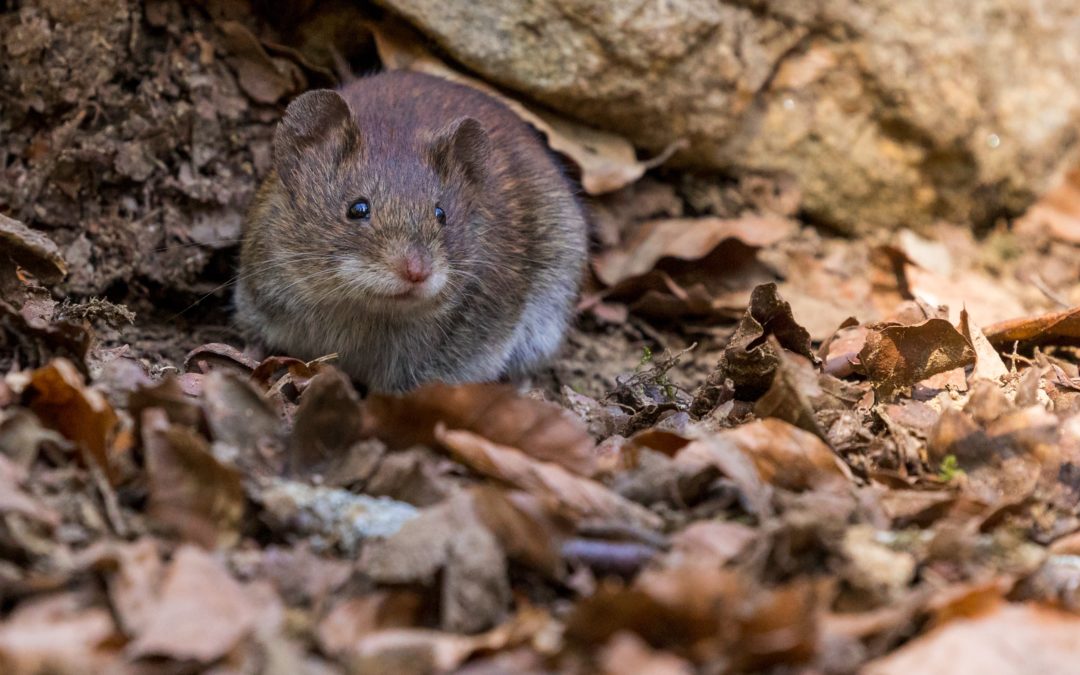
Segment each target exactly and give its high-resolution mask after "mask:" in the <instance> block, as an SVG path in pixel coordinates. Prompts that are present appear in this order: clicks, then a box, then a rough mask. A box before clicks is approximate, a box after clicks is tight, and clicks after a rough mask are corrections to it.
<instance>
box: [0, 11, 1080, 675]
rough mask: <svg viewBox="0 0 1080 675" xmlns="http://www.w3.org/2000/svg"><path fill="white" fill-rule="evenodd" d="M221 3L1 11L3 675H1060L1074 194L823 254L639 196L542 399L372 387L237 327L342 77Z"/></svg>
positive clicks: (1075, 324)
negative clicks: (284, 183) (251, 230)
mask: <svg viewBox="0 0 1080 675" xmlns="http://www.w3.org/2000/svg"><path fill="white" fill-rule="evenodd" d="M209 4H210V5H211V6H212V7H216V8H217V10H213V9H211V10H206V11H204V10H202V9H196V8H192V7H186V6H184V5H181V4H180V3H175V2H168V1H161V2H147V3H146V4H145V6H144V8H143V9H144V14H143V15H142V16H140V17H132V16H130V15H128V14H126V13H124V12H121V11H120V10H117V9H116V7H119V6H121V5H123V7H127V5H126V3H101V9H100V14H99V15H96V16H91V17H89V18H88V19H87V21H88V22H89V23H90V25H89V26H88V27H84V31H83V33H84V34H82V35H81V36H79V37H78V39H77V36H75V35H74V34H62V31H59V30H51V31H50V30H46V29H45V28H42V25H40V24H38V23H35V18H34V16H33V13H32V12H31V13H28V12H22V13H19V12H8V13H6V14H4V13H0V31H4V30H6V31H21V32H18V33H17V35H18V36H19V40H18V41H17V42H13V43H12V44H17V45H20V46H25V49H24V50H22V51H19V50H14V51H13V49H12V47H11V46H10V45H9V47H8V51H9V56H10V57H11V58H9V59H8V60H7V61H6V62H5V63H4V64H3V65H2V66H0V84H3V85H4V86H3V87H2V88H0V92H5V93H4V94H3V95H2V96H3V97H2V98H0V105H2V106H3V107H0V111H3V115H0V132H2V133H0V158H3V159H4V161H3V162H0V167H2V169H3V171H4V175H3V180H0V252H2V253H0V672H4V673H8V672H11V673H42V672H49V673H88V672H95V673H96V672H103V673H105V672H108V673H125V672H131V673H158V672H161V673H185V672H214V673H234V672H235V673H255V672H266V673H302V672H303V673H307V672H310V673H341V672H365V673H367V672H380V673H381V672H394V673H427V672H442V671H455V670H458V669H460V670H461V671H462V672H469V673H498V672H580V673H592V672H603V673H628V672H638V673H645V672H648V673H656V674H659V673H665V674H666V673H689V672H705V673H726V672H732V673H738V672H775V673H781V672H784V673H787V672H801V673H848V672H856V671H859V672H868V673H876V674H892V673H897V674H900V673H910V672H918V673H954V672H979V673H980V675H990V674H991V673H999V672H1000V673H1020V672H1046V673H1057V672H1071V671H1072V669H1074V668H1075V664H1076V663H1077V662H1078V659H1080V642H1078V641H1076V640H1075V639H1073V637H1072V636H1073V635H1075V633H1076V631H1077V630H1080V615H1078V614H1077V612H1078V611H1080V590H1078V589H1080V565H1078V561H1080V557H1078V556H1080V368H1078V364H1080V353H1078V352H1077V349H1076V347H1077V345H1080V309H1077V308H1078V307H1080V255H1078V252H1080V248H1078V247H1080V173H1074V174H1073V175H1072V176H1070V177H1069V178H1068V179H1067V180H1066V181H1065V182H1064V183H1062V184H1061V185H1060V186H1059V187H1057V188H1055V189H1054V190H1053V191H1052V192H1050V193H1048V194H1047V195H1045V196H1043V197H1042V198H1041V199H1040V200H1039V201H1038V202H1037V203H1036V205H1035V206H1034V207H1032V209H1031V210H1030V211H1029V212H1028V213H1027V214H1025V215H1024V216H1023V217H1021V218H1017V219H1012V220H1007V219H1002V220H1001V221H1000V222H998V223H997V224H996V225H995V226H994V227H993V228H991V229H990V230H988V231H981V232H973V230H972V228H971V227H970V226H969V225H968V224H966V223H940V224H938V225H936V226H935V227H934V228H932V229H931V230H928V231H920V232H916V231H912V230H908V229H904V228H903V227H900V226H898V227H897V229H896V231H894V232H882V233H877V234H869V235H861V236H855V235H846V236H845V235H841V234H839V233H835V232H830V231H828V230H826V229H822V228H819V227H815V226H814V225H813V224H811V223H808V222H805V219H803V218H802V217H801V211H800V208H799V205H800V198H799V194H798V191H797V189H795V188H794V187H792V185H791V184H789V183H788V182H785V181H773V180H769V179H766V178H761V177H744V178H742V179H732V178H720V177H716V176H704V175H695V174H689V173H680V172H674V171H665V170H656V171H652V172H650V173H649V174H648V175H646V176H645V177H643V178H641V179H640V180H637V181H635V182H632V183H630V184H628V185H627V186H625V187H623V188H621V189H619V190H615V191H611V192H608V193H606V194H603V195H591V196H587V197H586V198H585V199H586V206H587V208H588V210H589V214H590V221H591V223H592V225H593V227H594V236H593V255H592V261H591V265H590V271H589V279H588V281H587V283H586V287H585V289H584V291H583V295H582V299H581V303H580V307H579V312H578V318H577V321H576V325H575V327H574V329H573V330H572V332H571V334H570V336H569V337H568V340H567V344H566V346H565V347H564V350H563V352H562V354H561V355H560V357H559V358H558V359H557V360H556V361H555V362H554V363H553V364H552V366H551V368H550V369H549V370H547V371H545V372H544V373H541V374H540V375H538V377H537V378H536V380H535V381H534V382H533V383H532V386H531V388H527V389H517V388H514V387H511V386H507V385H499V384H476V385H468V386H459V387H449V386H445V385H431V386H428V387H425V388H422V389H420V390H417V391H415V392H413V393H410V394H406V395H402V396H389V395H379V394H371V395H368V396H361V395H360V394H359V393H357V391H356V389H355V388H354V386H353V385H352V383H350V382H349V381H348V379H347V378H345V377H343V376H342V375H341V374H340V373H339V372H338V371H337V370H336V369H335V368H334V362H333V358H326V359H320V360H318V361H315V362H307V363H305V362H303V361H300V360H297V359H294V358H290V357H289V356H288V355H274V356H271V357H269V358H266V359H263V360H261V361H256V360H254V359H252V358H251V357H250V356H249V355H248V354H246V353H245V352H244V344H243V342H242V340H241V339H240V337H239V335H238V334H237V333H236V332H235V331H234V330H233V328H232V327H231V324H230V318H229V313H230V300H229V297H230V286H231V281H232V279H234V274H235V271H234V268H233V266H234V263H235V255H236V242H237V238H238V236H239V232H240V225H241V222H242V215H243V207H244V205H245V204H246V202H247V200H249V199H250V197H251V195H252V193H253V190H254V187H255V186H256V185H257V182H258V179H259V178H260V177H261V176H263V175H265V173H266V171H267V169H268V166H269V161H270V159H269V139H270V137H271V134H272V131H273V126H274V124H275V122H276V120H277V118H278V116H280V112H281V107H280V102H281V101H282V100H284V98H285V97H287V95H288V94H291V93H294V92H296V91H299V90H301V89H303V88H304V87H307V86H319V85H326V84H330V83H332V80H333V68H332V67H331V66H328V65H320V64H319V63H318V62H317V60H312V59H311V58H309V57H308V56H306V55H307V54H308V52H306V51H304V46H305V44H311V43H314V44H317V43H318V42H319V40H318V36H319V34H318V33H317V32H316V33H315V34H314V35H307V37H306V39H307V41H308V42H307V43H305V42H304V41H303V40H300V39H299V38H298V39H297V41H295V42H291V43H290V44H296V45H298V46H297V47H295V48H294V47H291V46H285V45H283V44H279V43H277V42H274V41H273V40H268V39H266V38H265V37H262V38H256V37H255V34H256V32H257V31H258V29H257V28H252V27H248V26H247V25H246V24H244V23H243V22H239V21H236V20H234V17H232V16H231V15H230V14H229V13H228V12H227V11H225V10H222V9H221V7H224V6H227V5H228V4H229V3H224V2H222V3H209ZM337 11H341V12H345V13H346V14H347V13H348V11H351V10H346V9H339V10H337ZM16 15H18V16H16ZM324 18H325V17H324ZM330 18H335V19H336V20H342V18H341V17H330ZM94 22H96V23H94ZM320 25H321V24H320ZM312 30H314V29H312ZM253 31H255V32H253ZM9 34H13V33H10V32H9ZM88 36H89V37H88ZM94 36H96V37H94ZM91 38H93V39H91ZM87 45H90V46H87ZM118 45H122V46H123V49H121V48H120V47H119V46H118ZM20 49H22V47H20ZM63 50H67V51H66V52H63ZM375 50H376V47H375V45H374V44H373V43H371V42H370V41H367V42H364V41H359V42H357V43H356V44H354V45H352V47H351V48H350V49H344V50H343V51H344V55H345V56H346V57H347V60H348V61H349V63H354V64H355V63H357V62H363V61H364V59H375V58H376V54H375ZM15 52H18V53H15ZM43 54H44V55H46V56H44V57H43ZM121 54H134V55H135V56H136V57H137V58H126V57H123V58H122V57H121ZM383 56H385V54H383ZM79 58H84V59H87V60H88V61H87V62H88V63H89V62H91V61H92V62H93V63H96V64H101V67H100V68H96V69H91V68H87V69H85V70H83V69H78V68H74V69H72V72H73V73H76V76H73V77H75V79H74V80H73V81H69V82H67V83H66V84H65V85H64V86H60V85H59V84H57V83H56V82H55V79H54V78H51V77H50V72H51V71H50V70H49V69H50V67H51V66H55V60H58V59H66V60H67V61H66V62H68V63H70V62H71V60H73V59H74V60H77V59H79ZM80 78H81V79H80ZM20 91H23V92H25V91H33V92H35V96H36V97H37V98H36V99H35V98H34V97H27V96H24V97H21V98H20V100H18V101H17V100H15V98H16V97H14V96H10V95H9V94H8V93H7V92H20ZM569 168H570V170H571V171H573V170H575V167H574V166H573V165H572V163H570V167H569Z"/></svg>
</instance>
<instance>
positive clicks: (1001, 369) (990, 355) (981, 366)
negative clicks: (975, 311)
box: [960, 309, 1009, 382]
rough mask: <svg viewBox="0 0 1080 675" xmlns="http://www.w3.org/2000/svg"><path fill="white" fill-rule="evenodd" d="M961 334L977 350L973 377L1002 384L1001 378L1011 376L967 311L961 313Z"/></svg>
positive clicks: (999, 356)
mask: <svg viewBox="0 0 1080 675" xmlns="http://www.w3.org/2000/svg"><path fill="white" fill-rule="evenodd" d="M960 333H961V334H963V336H964V338H965V339H967V341H968V342H970V343H971V345H972V347H973V348H974V350H975V370H974V372H972V373H971V377H972V378H973V379H976V380H989V381H991V382H1001V378H1003V377H1005V376H1006V375H1008V374H1009V369H1008V368H1007V367H1006V366H1005V362H1004V361H1003V360H1002V359H1001V355H1000V354H998V352H997V350H996V349H994V346H993V345H992V344H990V340H988V339H987V338H986V335H985V334H984V333H983V330H982V329H981V328H979V326H978V325H977V324H975V322H974V321H972V320H971V317H970V316H969V315H968V312H967V310H966V309H965V310H963V311H961V312H960Z"/></svg>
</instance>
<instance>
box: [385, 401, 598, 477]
mask: <svg viewBox="0 0 1080 675" xmlns="http://www.w3.org/2000/svg"><path fill="white" fill-rule="evenodd" d="M365 412H366V414H367V416H368V419H367V424H368V427H367V428H368V432H369V433H371V434H373V435H374V436H376V437H377V438H379V439H381V440H382V441H384V442H385V443H386V444H387V445H389V446H390V448H391V449H396V448H406V447H409V446H411V445H428V446H432V447H434V446H435V445H436V443H437V438H436V433H435V429H436V426H437V425H439V424H443V425H445V426H446V428H448V429H455V430H463V431H470V432H472V433H474V434H477V435H479V436H483V437H484V438H486V439H488V440H489V441H491V442H492V443H496V444H499V445H508V446H512V447H515V448H517V449H518V450H520V451H522V452H524V453H525V454H527V455H529V456H531V457H534V458H536V459H538V460H542V461H545V462H554V463H556V464H559V465H561V466H563V467H564V468H566V469H569V470H570V471H573V472H575V473H579V474H581V475H585V476H588V475H591V474H592V471H593V449H594V447H595V443H594V442H593V440H592V438H591V437H590V436H589V432H588V430H587V429H586V428H585V425H584V424H583V423H582V422H581V421H580V420H579V419H578V418H576V417H575V416H574V415H573V414H572V413H569V412H568V411H566V410H564V409H563V408H561V407H560V406H557V405H554V404H552V403H547V402H545V401H538V400H536V399H533V398H527V397H524V396H521V395H520V394H518V393H517V392H516V391H515V390H514V388H513V387H510V386H508V385H501V384H465V385H458V386H451V385H447V384H441V383H434V384H428V385H425V386H423V387H421V388H419V389H417V390H415V391H412V392H410V393H408V394H404V395H401V396H392V395H385V394H373V395H372V396H370V397H369V398H368V399H367V400H366V401H365Z"/></svg>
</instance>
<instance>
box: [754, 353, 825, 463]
mask: <svg viewBox="0 0 1080 675" xmlns="http://www.w3.org/2000/svg"><path fill="white" fill-rule="evenodd" d="M769 342H770V344H771V346H772V349H773V352H774V353H775V354H776V355H777V356H778V357H779V358H778V360H777V363H776V372H775V374H774V375H773V381H772V384H771V385H769V390H768V391H766V392H765V394H764V395H763V396H762V397H761V398H759V399H758V400H757V403H755V404H754V415H755V416H757V417H759V418H762V419H764V418H769V417H774V418H776V419H780V420H783V421H785V422H787V423H789V424H793V425H795V426H797V427H799V428H800V429H803V430H804V431H809V432H810V433H812V434H814V435H815V436H817V437H818V438H820V439H822V440H824V441H826V442H828V440H829V439H828V437H827V436H826V435H825V430H824V429H822V428H821V425H820V424H818V420H817V417H816V416H815V414H814V413H815V412H816V408H815V406H814V401H815V400H821V399H822V398H823V397H824V396H825V394H824V392H823V391H822V389H821V385H820V384H818V373H817V371H816V370H815V369H814V367H813V366H812V365H811V364H810V362H809V361H807V360H806V359H805V358H803V357H802V356H799V355H798V354H793V353H791V352H788V351H787V350H784V349H782V348H781V347H780V343H779V342H777V341H776V338H775V337H773V336H771V335H770V336H769Z"/></svg>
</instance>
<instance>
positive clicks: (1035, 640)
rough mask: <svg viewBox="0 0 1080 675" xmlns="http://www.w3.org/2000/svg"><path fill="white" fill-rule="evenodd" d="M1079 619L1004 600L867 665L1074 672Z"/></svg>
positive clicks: (987, 672)
mask: <svg viewBox="0 0 1080 675" xmlns="http://www.w3.org/2000/svg"><path fill="white" fill-rule="evenodd" d="M1078 630H1080V617H1077V616H1076V615H1074V614H1067V613H1065V612H1061V611H1058V610H1054V609H1049V608H1045V607H1039V606H1038V605H1009V604H1001V605H999V606H998V607H997V608H996V609H995V610H994V611H991V612H990V613H989V614H986V615H984V616H981V617H977V618H971V619H957V620H954V621H951V622H949V623H947V624H945V625H943V626H940V627H938V628H936V629H935V630H932V631H931V632H929V633H927V634H926V635H923V636H921V637H919V638H916V639H915V640H913V641H912V642H910V643H908V644H906V645H905V646H903V647H901V648H900V649H898V650H897V651H895V652H893V653H892V654H889V655H888V656H885V657H883V658H880V659H877V660H875V661H872V662H870V663H868V664H867V665H866V666H865V668H864V669H863V670H862V671H861V672H865V673H866V674H867V675H908V674H909V673H920V674H924V675H937V674H938V673H940V674H942V675H944V674H945V673H948V675H1006V674H1008V675H1014V674H1015V675H1023V674H1026V673H1061V674H1062V675H1064V674H1065V673H1071V672H1074V671H1075V669H1076V664H1077V662H1078V661H1080V642H1078V641H1077V640H1076V634H1077V631H1078Z"/></svg>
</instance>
